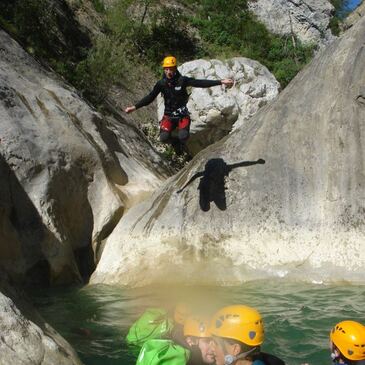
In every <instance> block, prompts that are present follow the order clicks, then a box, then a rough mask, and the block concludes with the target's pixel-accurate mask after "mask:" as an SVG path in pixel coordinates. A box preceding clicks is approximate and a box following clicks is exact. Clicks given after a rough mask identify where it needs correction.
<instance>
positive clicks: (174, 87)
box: [124, 56, 233, 154]
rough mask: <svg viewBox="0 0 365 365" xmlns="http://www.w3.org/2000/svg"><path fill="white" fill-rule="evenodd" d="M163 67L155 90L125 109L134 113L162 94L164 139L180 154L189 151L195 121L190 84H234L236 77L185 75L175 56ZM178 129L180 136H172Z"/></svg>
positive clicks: (203, 85) (168, 58)
mask: <svg viewBox="0 0 365 365" xmlns="http://www.w3.org/2000/svg"><path fill="white" fill-rule="evenodd" d="M162 67H163V70H164V75H163V78H162V79H161V80H159V81H157V83H156V84H155V86H154V88H153V89H152V91H151V92H150V93H149V94H148V95H146V96H145V97H144V98H143V99H142V100H140V101H139V102H138V103H136V104H135V105H133V106H129V107H127V108H126V109H125V110H124V111H125V112H126V113H131V112H133V111H135V110H137V109H138V108H141V107H143V106H146V105H149V104H150V103H152V102H153V100H155V98H156V97H157V95H158V94H160V93H161V94H162V96H163V98H164V102H165V111H164V115H163V117H162V120H161V121H160V141H161V142H163V143H171V144H172V146H173V147H174V149H175V151H176V152H177V154H182V152H183V151H184V150H185V143H186V141H187V140H188V138H189V130H190V123H191V120H190V115H189V111H188V109H187V106H186V104H187V103H188V99H189V94H188V92H187V87H189V86H191V87H200V88H207V87H212V86H218V85H226V86H228V87H231V86H232V85H233V80H231V79H223V80H198V79H194V78H191V77H187V76H182V75H181V74H180V72H179V71H178V70H177V62H176V58H175V57H173V56H169V57H165V59H164V60H163V64H162ZM174 129H177V139H174V138H172V136H171V133H172V131H173V130H174Z"/></svg>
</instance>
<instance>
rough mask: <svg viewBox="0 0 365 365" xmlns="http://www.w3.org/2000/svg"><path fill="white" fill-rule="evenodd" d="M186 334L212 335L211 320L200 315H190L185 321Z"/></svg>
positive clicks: (197, 335) (195, 335)
mask: <svg viewBox="0 0 365 365" xmlns="http://www.w3.org/2000/svg"><path fill="white" fill-rule="evenodd" d="M184 336H194V337H211V333H210V332H209V321H208V320H206V319H203V318H198V317H189V318H188V319H187V320H186V321H185V323H184Z"/></svg>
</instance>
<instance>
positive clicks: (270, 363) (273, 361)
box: [253, 352, 285, 365]
mask: <svg viewBox="0 0 365 365" xmlns="http://www.w3.org/2000/svg"><path fill="white" fill-rule="evenodd" d="M253 360H261V361H262V362H264V363H265V364H266V365H285V362H284V361H283V360H281V359H280V358H278V357H277V356H275V355H271V354H267V353H266V352H260V353H259V354H257V355H254V356H253Z"/></svg>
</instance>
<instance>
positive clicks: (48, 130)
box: [0, 31, 168, 283]
mask: <svg viewBox="0 0 365 365" xmlns="http://www.w3.org/2000/svg"><path fill="white" fill-rule="evenodd" d="M0 44H1V49H0V115H1V125H0V139H1V141H0V165H1V169H0V175H1V179H0V191H1V196H0V219H1V221H0V251H1V255H0V267H2V268H4V269H6V271H7V272H9V273H11V274H12V276H13V277H14V278H15V277H16V278H18V279H20V280H22V279H28V278H33V277H38V278H39V279H41V280H43V281H45V282H50V283H66V282H72V281H75V280H80V275H86V276H87V275H88V274H89V273H90V270H92V269H93V265H94V264H93V262H94V260H95V261H97V257H98V255H99V254H100V252H101V249H102V243H103V240H104V239H105V238H106V237H107V236H108V235H109V233H110V232H111V231H112V230H113V228H114V226H115V224H116V223H117V222H118V220H119V218H120V217H121V216H122V215H123V213H124V212H125V211H126V210H127V209H128V208H129V207H130V206H131V205H132V204H134V203H135V202H136V201H138V200H141V199H144V198H145V197H146V196H147V195H148V194H150V193H151V192H152V191H153V190H154V189H156V187H157V186H159V184H160V183H161V182H162V180H164V179H165V178H166V176H167V174H168V169H167V168H166V166H165V165H164V163H163V162H162V161H161V159H160V157H159V155H158V154H157V153H156V152H155V151H154V150H153V149H152V148H151V146H150V145H149V144H148V143H147V141H146V139H145V138H144V136H143V135H142V134H141V133H140V132H139V131H138V130H137V128H136V127H135V126H134V125H132V124H130V123H127V122H125V121H124V120H123V119H122V118H121V117H120V116H118V115H117V112H115V117H112V116H103V115H101V114H99V113H97V112H96V111H95V110H93V109H92V108H91V107H90V106H89V105H87V103H86V102H85V101H83V100H82V99H81V98H80V97H79V96H78V95H77V94H76V91H75V90H74V89H72V88H70V87H69V86H67V85H66V84H64V83H63V82H62V80H59V79H57V78H56V77H55V76H54V75H52V74H51V73H49V72H46V71H45V70H44V69H43V68H42V67H41V66H40V65H39V64H38V63H37V62H36V61H35V60H34V59H32V58H31V57H30V56H29V55H28V54H27V53H26V52H24V50H23V49H22V48H21V47H20V46H19V45H18V44H17V43H16V42H15V41H14V40H12V39H11V38H10V37H9V36H8V35H7V34H6V33H5V32H3V31H0ZM152 171H154V172H152Z"/></svg>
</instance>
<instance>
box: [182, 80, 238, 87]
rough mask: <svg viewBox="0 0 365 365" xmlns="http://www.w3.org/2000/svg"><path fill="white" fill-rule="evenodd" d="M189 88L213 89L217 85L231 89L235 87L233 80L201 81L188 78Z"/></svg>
mask: <svg viewBox="0 0 365 365" xmlns="http://www.w3.org/2000/svg"><path fill="white" fill-rule="evenodd" d="M186 85H187V86H193V87H203V88H205V87H211V86H217V85H226V86H228V87H231V86H232V85H233V80H232V79H223V80H200V79H193V78H192V77H188V78H187V80H186Z"/></svg>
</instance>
